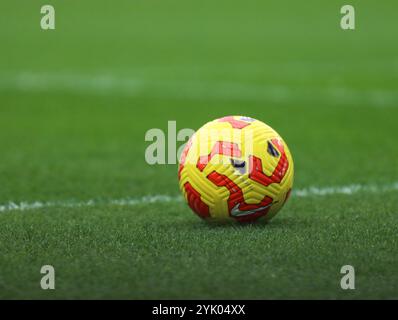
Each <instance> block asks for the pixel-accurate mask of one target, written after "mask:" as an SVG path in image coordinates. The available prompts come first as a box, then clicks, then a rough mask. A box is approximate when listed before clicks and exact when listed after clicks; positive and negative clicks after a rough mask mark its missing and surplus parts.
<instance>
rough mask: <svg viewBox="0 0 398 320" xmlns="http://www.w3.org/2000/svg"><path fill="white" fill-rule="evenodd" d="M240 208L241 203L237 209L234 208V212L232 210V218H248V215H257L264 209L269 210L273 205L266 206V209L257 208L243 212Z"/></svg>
mask: <svg viewBox="0 0 398 320" xmlns="http://www.w3.org/2000/svg"><path fill="white" fill-rule="evenodd" d="M239 206H240V203H238V204H237V205H236V206H235V207H233V208H232V210H231V215H232V216H234V217H240V216H246V215H249V214H253V213H256V212H258V211H262V210H264V209H267V208H268V207H270V206H272V203H270V204H269V205H266V206H264V207H260V208H256V209H253V210H243V211H242V210H240V209H239Z"/></svg>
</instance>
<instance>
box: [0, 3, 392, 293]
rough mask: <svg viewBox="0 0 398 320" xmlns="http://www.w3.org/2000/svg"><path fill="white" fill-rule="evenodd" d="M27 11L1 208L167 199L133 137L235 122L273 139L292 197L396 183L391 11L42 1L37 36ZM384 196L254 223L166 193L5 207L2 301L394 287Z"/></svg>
mask: <svg viewBox="0 0 398 320" xmlns="http://www.w3.org/2000/svg"><path fill="white" fill-rule="evenodd" d="M20 2H21V4H22V3H23V5H21V4H17V3H16V2H15V3H14V2H2V3H1V4H0V41H1V47H2V50H1V51H0V57H1V59H0V205H2V204H5V203H8V202H10V201H14V202H21V201H29V202H34V201H43V202H45V201H71V200H74V201H85V200H89V199H97V200H101V199H102V200H105V202H106V200H110V199H119V198H126V197H130V198H136V197H141V196H145V195H148V194H163V195H171V196H175V195H178V194H179V191H178V184H177V177H176V171H177V168H176V166H175V165H165V166H149V165H147V164H146V163H145V160H144V152H145V148H146V147H147V146H148V143H146V142H145V141H144V136H145V132H146V131H147V130H148V129H151V128H157V127H158V128H162V129H164V130H165V129H166V128H167V121H168V120H176V121H177V126H178V129H182V128H184V127H190V128H194V129H196V128H198V127H200V126H201V125H202V124H203V123H205V122H207V121H208V120H211V119H213V118H216V117H220V116H224V115H229V114H244V115H248V116H252V117H255V118H258V119H260V120H262V121H264V122H266V123H268V124H270V125H271V126H272V127H274V128H275V129H276V130H277V131H278V132H279V133H280V134H281V135H282V136H283V137H284V138H285V140H286V141H287V142H288V144H289V147H290V149H291V151H292V153H293V157H294V160H295V168H296V175H295V188H296V189H302V188H306V187H310V186H317V187H321V188H322V187H328V186H336V187H339V186H345V185H350V184H364V185H377V186H381V187H382V186H384V185H388V184H391V183H395V182H397V181H398V169H397V168H398V148H397V142H396V139H397V137H398V130H397V127H396V119H398V108H397V106H398V91H397V85H396V84H397V83H398V60H397V58H396V57H397V56H398V55H397V54H398V46H397V44H396V41H395V40H396V39H395V38H396V34H395V33H396V32H395V30H397V22H396V12H397V11H398V6H397V5H396V4H394V3H393V2H389V1H385V2H383V3H377V4H376V3H370V2H363V1H352V4H353V5H355V8H356V10H357V29H356V30H355V31H349V32H344V31H342V30H341V29H339V16H340V14H339V8H340V6H341V5H342V4H343V3H340V2H339V1H329V2H328V4H320V3H319V2H315V1H305V2H304V3H300V4H296V3H294V4H293V2H292V3H290V2H288V1H286V2H285V3H281V2H280V1H271V2H267V3H263V1H233V2H231V1H220V2H217V4H215V3H214V1H200V3H199V2H197V3H194V2H183V1H155V2H147V1H120V2H118V6H117V7H116V6H115V7H112V6H111V5H110V4H105V2H100V1H85V2H84V4H82V3H81V2H78V1H68V2H65V1H50V3H52V4H54V6H55V8H56V19H57V20H56V30H55V31H48V32H47V31H46V32H44V31H41V30H40V28H39V19H40V14H39V9H40V6H41V5H42V3H41V2H40V1H20ZM287 7H289V8H290V9H289V10H287V9H286V8H287ZM98 79H102V82H101V80H98ZM381 189H382V188H381ZM396 199H397V191H385V192H383V191H382V190H380V192H379V193H374V192H371V193H366V192H359V193H356V194H353V195H341V194H335V195H328V196H324V197H320V196H314V195H311V196H309V197H305V198H299V197H294V196H293V197H292V198H291V200H289V202H288V204H287V205H286V207H285V208H284V209H283V210H282V212H281V213H280V214H278V215H277V216H276V217H275V219H274V220H272V221H271V222H270V223H269V224H266V225H264V224H259V225H249V226H237V225H236V226H214V225H208V224H206V223H204V222H203V221H201V220H199V219H198V218H197V217H196V216H195V215H194V214H193V213H192V212H191V211H190V209H189V208H188V207H187V206H186V205H185V204H183V203H178V202H171V203H153V204H151V203H148V204H140V205H136V206H125V207H118V206H112V205H106V204H104V202H99V203H98V204H97V205H95V206H92V207H80V208H78V207H77V208H65V207H61V206H59V207H57V206H54V207H51V208H42V209H37V210H30V211H23V212H21V211H8V212H0V298H7V299H14V298H25V299H26V298H137V299H142V298H219V299H223V298H226V299H227V298H233V299H241V298H253V299H262V298H347V299H355V298H398V285H397V283H398V273H397V271H396V270H397V266H398V254H397V252H398V251H397V247H398V246H397V237H396V234H397V231H398V230H397V225H398V221H397V220H398V218H397V217H398V215H397V214H398V204H397V200H396ZM100 203H102V204H100ZM44 264H51V265H53V266H54V267H55V269H56V290H54V291H43V290H41V289H40V286H39V281H40V277H41V275H40V273H39V271H40V268H41V266H42V265H44ZM345 264H351V265H353V266H354V267H355V269H356V275H357V278H356V290H352V291H343V290H341V289H340V279H341V276H342V275H341V274H340V268H341V266H342V265H345Z"/></svg>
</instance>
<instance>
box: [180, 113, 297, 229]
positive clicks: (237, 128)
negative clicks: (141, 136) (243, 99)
mask: <svg viewBox="0 0 398 320" xmlns="http://www.w3.org/2000/svg"><path fill="white" fill-rule="evenodd" d="M293 175H294V167H293V158H292V155H291V153H290V151H289V149H288V147H287V145H286V143H285V142H284V141H283V139H282V138H281V136H280V135H279V134H278V133H277V132H276V131H275V130H274V129H272V128H271V127H270V126H268V125H266V124H265V123H263V122H261V121H259V120H256V119H253V118H249V117H243V116H227V117H223V118H220V119H216V120H214V121H211V122H208V123H206V124H205V125H204V126H202V127H201V128H200V129H199V130H198V131H196V132H195V134H194V135H193V136H192V137H191V138H190V139H189V141H188V142H187V144H186V146H185V148H184V150H183V152H182V154H181V157H180V165H179V170H178V179H179V185H180V189H181V191H182V193H183V194H184V196H185V199H186V200H187V202H188V205H189V206H190V207H191V209H192V210H193V211H194V212H195V213H196V214H197V215H198V216H199V217H201V218H203V219H212V220H231V219H232V220H236V221H239V222H252V221H255V220H258V219H260V218H261V219H265V220H269V219H271V218H272V217H273V216H274V215H275V214H276V213H277V212H278V211H279V210H280V209H281V208H282V206H283V205H284V204H285V202H286V200H287V199H288V197H289V195H290V191H291V189H292V185H293Z"/></svg>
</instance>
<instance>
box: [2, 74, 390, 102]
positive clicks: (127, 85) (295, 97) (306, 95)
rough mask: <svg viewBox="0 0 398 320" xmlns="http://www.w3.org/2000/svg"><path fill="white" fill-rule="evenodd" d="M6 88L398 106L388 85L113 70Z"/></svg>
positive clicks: (11, 83) (29, 80)
mask: <svg viewBox="0 0 398 320" xmlns="http://www.w3.org/2000/svg"><path fill="white" fill-rule="evenodd" d="M0 89H12V90H18V91H22V92H24V91H26V92H57V91H60V92H70V93H78V94H94V95H112V94H118V95H122V96H133V97H135V96H140V95H141V96H145V95H147V96H151V97H166V98H175V99H178V98H189V99H198V100H201V99H220V100H231V99H233V100H234V101H260V102H264V101H269V102H274V103H283V102H285V103H286V102H291V101H294V102H295V103H297V102H301V103H302V105H309V106H310V105H312V104H311V103H308V102H314V101H317V102H325V101H329V102H331V103H333V104H335V105H344V106H349V105H353V104H354V105H360V106H363V105H370V106H376V107H396V106H398V91H396V90H387V89H382V88H379V89H377V88H372V89H371V88H367V89H363V90H361V89H356V88H352V87H347V86H338V85H337V86H336V85H333V86H317V87H311V86H304V87H303V86H297V85H290V86H289V85H281V84H280V85H278V84H254V83H248V82H240V81H213V80H196V81H195V80H189V79H185V78H182V79H181V80H173V81H170V80H166V79H165V80H159V79H158V78H150V77H146V78H139V77H138V78H137V77H127V76H120V75H119V76H118V75H114V74H113V75H112V74H101V75H89V74H79V73H76V74H74V73H64V74H63V73H33V72H30V73H29V72H25V73H16V74H9V75H3V76H1V77H0Z"/></svg>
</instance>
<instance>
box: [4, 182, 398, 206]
mask: <svg viewBox="0 0 398 320" xmlns="http://www.w3.org/2000/svg"><path fill="white" fill-rule="evenodd" d="M391 191H398V182H395V183H392V184H388V185H383V186H377V185H361V184H351V185H347V186H340V187H323V188H320V187H309V188H304V189H298V190H294V191H293V196H295V197H300V198H306V197H322V196H329V195H352V194H356V193H384V192H391ZM170 202H182V196H169V195H149V196H143V197H141V198H122V199H110V200H87V201H72V200H71V201H47V202H41V201H34V202H18V203H15V202H9V203H6V204H3V205H0V212H8V211H26V210H34V209H43V208H52V207H64V208H81V207H96V206H121V207H128V206H136V205H145V204H151V203H170Z"/></svg>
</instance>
